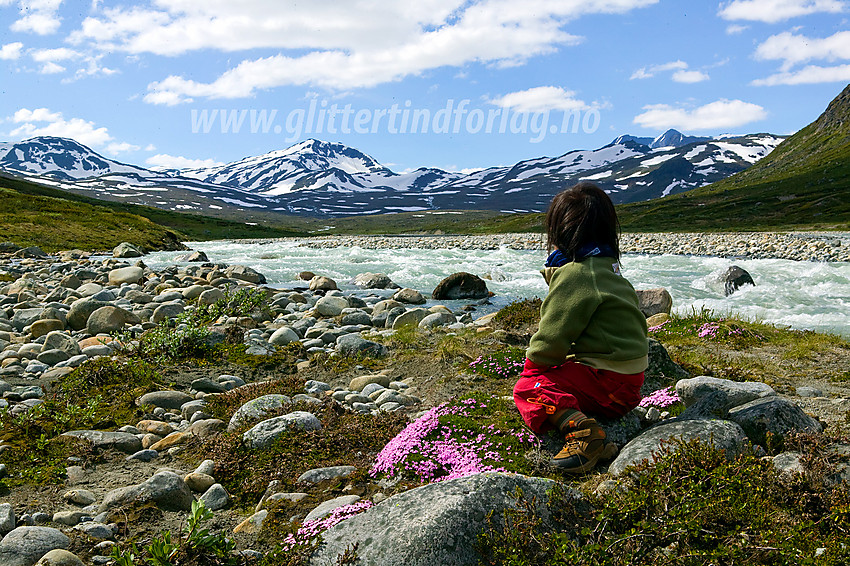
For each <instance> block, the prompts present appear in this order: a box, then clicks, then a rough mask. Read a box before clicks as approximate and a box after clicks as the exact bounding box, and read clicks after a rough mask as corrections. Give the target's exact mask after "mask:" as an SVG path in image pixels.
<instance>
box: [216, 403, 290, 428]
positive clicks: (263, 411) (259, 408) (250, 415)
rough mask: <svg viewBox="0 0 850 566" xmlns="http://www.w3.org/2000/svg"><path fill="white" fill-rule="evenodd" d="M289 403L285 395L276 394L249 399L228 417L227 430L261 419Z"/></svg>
mask: <svg viewBox="0 0 850 566" xmlns="http://www.w3.org/2000/svg"><path fill="white" fill-rule="evenodd" d="M290 403H292V399H290V398H289V397H287V396H286V395H280V394H277V393H272V394H269V395H263V396H261V397H257V398H256V399H251V400H250V401H248V402H247V403H245V404H244V405H242V406H241V407H239V408H238V409H236V412H235V413H233V416H232V417H230V424H228V425H227V430H228V431H231V432H232V431H234V430H236V429H238V428H240V427H242V426H244V425H245V424H247V423H249V422H251V421H255V420H257V419H262V418H263V417H265V416H266V415H268V414H269V413H271V412H273V411H277V410H278V409H280V408H281V407H283V406H284V405H289V404H290Z"/></svg>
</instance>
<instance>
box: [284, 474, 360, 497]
mask: <svg viewBox="0 0 850 566" xmlns="http://www.w3.org/2000/svg"><path fill="white" fill-rule="evenodd" d="M355 471H357V468H355V467H354V466H330V467H328V468H314V469H312V470H307V471H306V472H304V473H303V474H301V475H300V476H298V483H312V484H317V483H322V482H323V481H327V480H334V479H339V478H347V477H348V476H350V475H351V474H353V473H354V472H355ZM344 505H348V504H347V503H345V504H344Z"/></svg>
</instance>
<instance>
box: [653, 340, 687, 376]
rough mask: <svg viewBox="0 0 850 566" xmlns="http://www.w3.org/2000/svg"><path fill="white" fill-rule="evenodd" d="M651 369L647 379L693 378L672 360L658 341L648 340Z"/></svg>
mask: <svg viewBox="0 0 850 566" xmlns="http://www.w3.org/2000/svg"><path fill="white" fill-rule="evenodd" d="M647 342H648V343H649V367H647V368H646V372H645V375H646V377H667V378H670V379H686V378H688V377H690V376H691V374H689V373H688V372H687V370H685V369H684V368H683V367H682V366H680V365H679V364H677V363H676V362H674V361H673V360H671V359H670V355H669V354H668V353H667V350H666V349H665V348H664V346H663V345H662V344H661V342H659V341H658V340H655V339H653V338H648V339H647Z"/></svg>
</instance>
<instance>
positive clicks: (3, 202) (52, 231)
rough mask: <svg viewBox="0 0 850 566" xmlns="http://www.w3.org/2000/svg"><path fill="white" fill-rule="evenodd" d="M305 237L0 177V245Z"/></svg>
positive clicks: (162, 244) (169, 244)
mask: <svg viewBox="0 0 850 566" xmlns="http://www.w3.org/2000/svg"><path fill="white" fill-rule="evenodd" d="M302 233H303V232H301V231H300V230H299V231H295V230H285V229H281V228H278V227H275V226H271V227H269V226H250V225H246V224H244V223H242V222H229V221H227V220H222V219H218V218H210V217H205V216H197V215H191V214H181V213H177V212H169V211H166V210H160V209H158V208H150V207H144V206H137V205H133V204H124V203H113V202H105V201H100V200H97V199H93V198H89V197H85V196H79V195H76V194H73V193H68V192H66V191H62V190H58V189H53V188H50V187H46V186H41V185H37V184H34V183H31V182H28V181H25V180H21V179H15V178H10V177H6V176H4V175H0V241H3V242H5V241H11V242H14V243H15V244H17V245H19V246H39V247H41V248H42V249H43V250H44V251H47V252H52V251H57V250H62V249H71V248H83V249H89V250H94V249H100V250H103V249H110V248H112V247H114V246H116V245H118V244H120V243H121V242H131V243H133V244H136V245H138V246H141V247H142V248H144V249H147V250H158V249H180V242H179V241H178V240H182V239H186V240H210V239H222V238H258V237H263V238H268V237H282V236H294V235H301V234H302Z"/></svg>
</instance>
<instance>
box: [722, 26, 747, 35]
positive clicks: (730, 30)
mask: <svg viewBox="0 0 850 566" xmlns="http://www.w3.org/2000/svg"><path fill="white" fill-rule="evenodd" d="M748 29H750V26H744V25H741V24H730V25H728V26H727V27H726V34H727V35H738V34H739V33H744V32H745V31H747V30H748Z"/></svg>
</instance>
